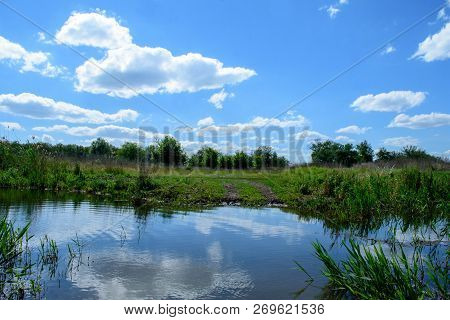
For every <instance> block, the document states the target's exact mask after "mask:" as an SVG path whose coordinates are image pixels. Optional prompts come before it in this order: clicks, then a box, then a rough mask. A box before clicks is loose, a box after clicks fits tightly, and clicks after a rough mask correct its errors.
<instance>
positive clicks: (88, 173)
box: [0, 140, 450, 225]
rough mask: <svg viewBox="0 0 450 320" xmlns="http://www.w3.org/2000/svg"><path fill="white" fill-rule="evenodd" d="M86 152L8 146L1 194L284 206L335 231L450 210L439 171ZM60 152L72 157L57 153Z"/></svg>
mask: <svg viewBox="0 0 450 320" xmlns="http://www.w3.org/2000/svg"><path fill="white" fill-rule="evenodd" d="M168 145H169V147H168ZM315 147H317V148H319V149H320V150H322V151H323V150H324V147H323V145H322V146H320V145H318V144H315V145H313V159H314V157H315V156H314V152H315V151H314V150H315V149H314V148H315ZM83 148H85V147H80V146H59V145H56V146H50V145H46V144H40V143H39V144H19V143H10V142H7V141H2V142H0V186H1V187H5V188H17V189H41V190H54V191H70V192H72V191H74V192H84V193H91V194H97V195H102V196H105V197H110V198H112V199H114V200H117V201H123V200H131V201H133V202H134V203H135V204H137V205H143V204H146V205H149V206H167V205H174V206H179V205H183V206H205V205H206V206H212V205H221V204H240V205H251V206H260V205H278V206H285V207H289V208H293V209H297V210H300V211H302V212H311V213H313V214H314V215H316V216H318V217H320V218H322V219H324V220H325V221H327V223H329V224H330V225H332V224H333V223H335V224H342V223H347V224H351V223H353V222H358V223H359V222H360V221H361V220H364V221H370V223H375V222H376V221H378V220H381V219H383V218H384V217H386V215H397V216H401V217H402V218H404V219H405V220H406V221H408V219H409V218H411V217H414V221H417V220H418V219H422V220H427V219H432V218H433V217H435V216H436V215H440V216H442V215H443V214H444V213H447V212H448V209H449V208H448V204H449V198H450V193H449V190H450V182H449V181H450V179H449V178H450V171H448V170H443V169H442V170H439V169H436V168H433V167H430V168H428V169H426V170H421V169H419V168H417V167H409V168H403V169H393V168H390V167H388V168H386V167H381V168H378V167H365V166H357V167H353V168H345V167H339V168H336V167H317V166H300V167H290V168H277V167H273V165H270V164H271V163H273V159H274V158H277V159H278V158H279V157H278V156H276V154H275V153H274V152H272V151H271V149H270V148H260V149H258V150H256V151H255V152H254V153H252V154H251V155H248V154H245V153H242V154H240V155H239V156H238V157H237V159H239V160H236V158H234V159H231V158H227V159H228V160H227V162H228V161H230V162H231V163H233V161H238V162H237V163H238V165H237V167H246V168H248V163H249V161H250V160H249V158H251V159H252V160H251V161H253V163H256V166H257V167H261V168H266V169H265V170H258V169H247V170H226V169H219V168H218V169H213V168H214V167H216V168H217V166H220V163H221V162H220V157H223V155H220V154H216V153H214V151H213V150H211V149H209V148H204V149H201V150H200V151H199V152H198V153H196V154H194V155H192V156H191V158H190V159H189V160H186V161H187V162H186V163H189V162H191V163H192V164H194V163H195V164H200V163H201V164H202V165H199V166H190V165H187V166H184V167H175V166H164V165H160V166H157V165H155V164H153V163H150V164H149V163H143V162H125V163H120V162H117V159H116V160H114V161H112V160H111V158H110V157H109V156H107V155H108V154H109V152H110V151H107V150H110V148H111V146H110V145H109V144H108V143H107V142H106V141H104V140H97V141H94V142H93V143H92V145H91V147H90V149H89V153H90V154H91V158H89V160H88V158H85V159H83V157H81V158H80V157H78V156H75V155H76V154H78V153H80V152H82V150H84V149H83ZM123 148H124V149H119V150H118V151H117V153H118V154H124V153H127V154H132V152H131V151H129V146H123ZM62 149H64V150H66V151H58V150H62ZM153 149H154V153H156V154H158V155H159V156H158V157H160V159H163V160H162V161H163V162H164V161H168V163H171V162H170V161H175V162H177V161H181V159H182V158H183V157H184V156H183V154H184V152H183V150H182V148H181V147H180V146H179V145H178V143H177V142H176V140H163V141H161V142H160V144H157V145H153ZM325 149H326V148H325ZM370 149H371V148H370V146H368V145H365V146H364V144H363V146H360V147H358V150H360V151H359V152H360V155H359V157H363V156H364V152H365V153H368V154H370ZM68 150H69V151H68ZM70 150H72V151H70ZM80 150H81V151H80ZM155 150H156V151H155ZM167 150H169V151H167ZM170 150H176V151H177V152H176V153H177V154H178V155H177V156H175V155H173V152H172V151H170ZM361 150H366V151H364V152H362V151H361ZM367 150H369V151H368V152H367ZM85 151H86V150H85ZM83 152H84V151H83ZM86 152H88V151H86ZM403 152H404V153H405V154H406V152H410V153H411V150H410V149H408V150H404V151H403ZM415 152H416V153H417V152H419V153H420V152H421V151H420V150H416V151H415ZM69 154H72V155H73V156H72V157H69ZM357 154H358V153H357ZM95 155H97V156H96V157H94V156H95ZM134 155H136V154H134ZM244 155H245V156H244ZM405 156H406V155H403V157H405ZM129 157H130V159H131V158H133V157H134V156H131V155H129ZM155 157H156V156H152V157H151V158H155ZM367 157H368V156H367ZM367 157H366V160H367V159H368V158H367ZM243 158H246V160H245V161H244V160H242V159H243ZM205 159H206V160H205ZM270 159H272V160H270ZM205 166H206V168H205Z"/></svg>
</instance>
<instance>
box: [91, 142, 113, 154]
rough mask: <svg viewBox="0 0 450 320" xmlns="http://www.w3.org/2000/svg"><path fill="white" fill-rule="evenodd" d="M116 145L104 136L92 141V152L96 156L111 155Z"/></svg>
mask: <svg viewBox="0 0 450 320" xmlns="http://www.w3.org/2000/svg"><path fill="white" fill-rule="evenodd" d="M113 150H114V147H113V146H112V145H111V144H110V143H109V142H107V141H106V140H105V139H103V138H97V139H96V140H94V141H92V143H91V147H90V153H91V154H93V155H96V156H103V157H111V156H112V154H113Z"/></svg>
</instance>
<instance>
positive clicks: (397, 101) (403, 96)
mask: <svg viewBox="0 0 450 320" xmlns="http://www.w3.org/2000/svg"><path fill="white" fill-rule="evenodd" d="M425 98H426V93H425V92H420V91H419V92H413V91H391V92H387V93H380V94H377V95H373V94H368V95H365V96H361V97H359V98H357V99H356V100H355V101H353V103H352V104H351V107H352V108H354V109H355V110H358V111H362V112H369V111H380V112H402V111H404V110H407V109H410V108H414V107H416V106H418V105H420V104H421V103H422V102H424V101H425Z"/></svg>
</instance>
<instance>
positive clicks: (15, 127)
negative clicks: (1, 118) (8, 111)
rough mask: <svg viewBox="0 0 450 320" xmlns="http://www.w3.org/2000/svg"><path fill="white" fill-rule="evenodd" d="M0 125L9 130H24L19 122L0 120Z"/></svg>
mask: <svg viewBox="0 0 450 320" xmlns="http://www.w3.org/2000/svg"><path fill="white" fill-rule="evenodd" d="M0 126H2V127H3V128H5V129H9V130H25V129H24V128H23V127H22V126H21V125H20V124H19V123H17V122H0Z"/></svg>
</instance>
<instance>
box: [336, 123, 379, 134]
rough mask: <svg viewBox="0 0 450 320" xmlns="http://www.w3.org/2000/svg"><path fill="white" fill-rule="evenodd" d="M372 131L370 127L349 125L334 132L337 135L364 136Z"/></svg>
mask: <svg viewBox="0 0 450 320" xmlns="http://www.w3.org/2000/svg"><path fill="white" fill-rule="evenodd" d="M370 129H372V128H371V127H359V126H357V125H351V126H348V127H345V128H340V129H338V130H336V132H337V133H350V134H364V133H366V132H367V131H369V130H370Z"/></svg>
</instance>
